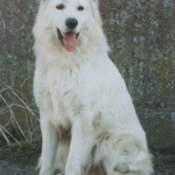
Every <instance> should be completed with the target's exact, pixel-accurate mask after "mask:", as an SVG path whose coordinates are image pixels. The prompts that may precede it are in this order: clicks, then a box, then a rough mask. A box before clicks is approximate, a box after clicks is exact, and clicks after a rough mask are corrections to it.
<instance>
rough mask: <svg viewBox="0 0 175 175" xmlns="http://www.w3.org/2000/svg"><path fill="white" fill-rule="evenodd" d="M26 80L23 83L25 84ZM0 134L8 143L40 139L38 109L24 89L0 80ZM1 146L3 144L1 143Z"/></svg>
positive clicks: (18, 143)
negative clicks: (27, 97)
mask: <svg viewBox="0 0 175 175" xmlns="http://www.w3.org/2000/svg"><path fill="white" fill-rule="evenodd" d="M25 82H26V80H25V81H24V82H23V83H22V84H21V87H22V86H23V85H24V84H25ZM0 83H1V86H2V87H1V90H0V103H1V106H0V121H2V122H1V123H0V136H1V138H2V137H3V138H2V139H3V140H5V142H6V144H7V145H13V144H17V145H21V143H23V142H28V143H31V142H32V143H35V142H38V140H40V138H41V137H40V134H39V118H38V111H37V108H36V107H35V104H34V102H32V103H29V102H28V100H27V99H26V97H25V95H24V93H22V91H20V90H17V89H15V88H14V87H12V86H8V85H7V84H5V83H4V82H2V81H1V80H0ZM0 146H1V145H0Z"/></svg>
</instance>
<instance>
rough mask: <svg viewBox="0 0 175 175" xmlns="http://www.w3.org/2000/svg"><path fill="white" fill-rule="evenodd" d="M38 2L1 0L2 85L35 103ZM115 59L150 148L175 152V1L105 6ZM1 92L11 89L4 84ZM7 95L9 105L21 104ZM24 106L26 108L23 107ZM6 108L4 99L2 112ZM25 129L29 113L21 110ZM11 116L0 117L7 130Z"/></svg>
mask: <svg viewBox="0 0 175 175" xmlns="http://www.w3.org/2000/svg"><path fill="white" fill-rule="evenodd" d="M37 6H38V3H37V1H35V0H28V1H24V0H8V1H7V0H0V65H1V66H0V80H2V81H3V82H4V83H6V84H7V85H9V86H12V87H14V88H15V89H18V90H19V91H20V92H22V93H23V94H24V96H25V99H27V101H28V103H29V104H32V103H33V95H32V79H33V69H34V56H33V52H32V45H33V36H32V33H31V31H32V26H33V23H34V17H35V14H36V11H37ZM100 10H101V13H102V17H103V21H104V30H105V33H106V35H107V38H108V41H109V45H110V47H111V53H110V57H111V59H112V60H113V61H114V63H115V64H116V65H117V67H118V68H119V70H120V72H121V73H122V75H123V77H124V78H125V80H126V84H127V86H128V89H129V91H130V93H131V96H132V98H133V101H134V104H135V106H136V109H137V113H138V115H139V118H140V121H141V123H142V125H143V127H144V129H145V131H146V132H147V137H148V142H149V145H150V146H151V147H153V148H156V149H166V150H170V151H174V152H175V1H174V0H150V1H147V0H106V1H104V0H100ZM0 88H1V91H2V89H3V90H4V88H5V85H3V84H2V82H0ZM1 95H2V96H3V97H4V98H5V99H6V102H8V104H16V103H17V102H18V101H19V99H18V98H16V96H15V95H14V94H12V93H11V92H10V91H3V92H1ZM20 103H21V102H20ZM4 107H6V104H5V102H4V100H3V99H2V98H1V97H0V110H2V109H3V108H4ZM15 112H16V113H17V114H18V116H19V117H18V120H19V121H20V122H21V123H22V125H23V123H24V121H23V120H22V117H23V113H22V112H21V111H18V110H17V109H15ZM7 118H8V113H5V114H3V113H0V121H1V122H2V124H4V125H5V124H7V121H8V120H7Z"/></svg>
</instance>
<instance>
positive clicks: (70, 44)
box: [62, 32, 77, 52]
mask: <svg viewBox="0 0 175 175" xmlns="http://www.w3.org/2000/svg"><path fill="white" fill-rule="evenodd" d="M62 35H63V44H64V47H65V49H66V50H67V51H68V52H73V51H74V50H75V49H76V46H77V40H76V34H75V33H73V32H71V33H63V34H62Z"/></svg>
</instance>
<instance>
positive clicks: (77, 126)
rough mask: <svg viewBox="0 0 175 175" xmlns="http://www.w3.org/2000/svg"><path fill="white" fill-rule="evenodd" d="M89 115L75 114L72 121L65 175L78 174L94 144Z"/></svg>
mask: <svg viewBox="0 0 175 175" xmlns="http://www.w3.org/2000/svg"><path fill="white" fill-rule="evenodd" d="M90 118H91V117H90V116H89V115H86V116H76V117H75V118H74V121H73V122H72V133H71V143H70V149H69V155H68V160H67V163H66V168H65V175H80V174H81V170H82V167H83V166H84V165H85V164H86V161H87V159H88V158H89V155H90V152H91V150H92V147H93V145H94V140H95V138H94V137H95V136H94V133H93V127H92V121H89V120H88V119H90Z"/></svg>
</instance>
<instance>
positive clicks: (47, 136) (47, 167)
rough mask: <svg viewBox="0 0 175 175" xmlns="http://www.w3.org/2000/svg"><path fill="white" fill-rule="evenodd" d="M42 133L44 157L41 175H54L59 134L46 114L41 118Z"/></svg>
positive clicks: (42, 157)
mask: <svg viewBox="0 0 175 175" xmlns="http://www.w3.org/2000/svg"><path fill="white" fill-rule="evenodd" d="M41 131H42V155H41V160H40V161H41V162H40V163H41V169H40V173H39V175H53V164H54V161H55V155H56V150H57V145H58V132H57V130H56V128H55V127H54V125H52V124H51V123H50V122H49V121H48V120H47V118H46V116H45V114H43V115H42V116H41Z"/></svg>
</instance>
